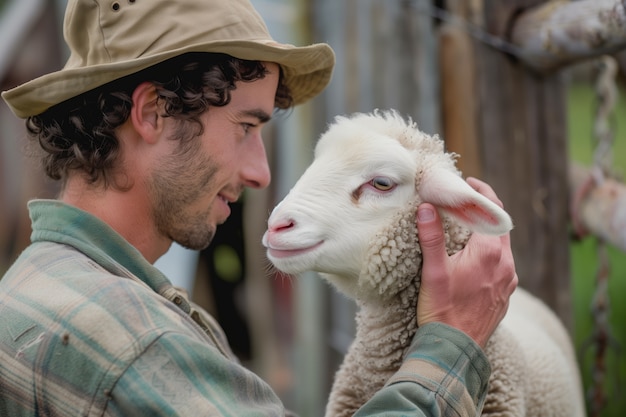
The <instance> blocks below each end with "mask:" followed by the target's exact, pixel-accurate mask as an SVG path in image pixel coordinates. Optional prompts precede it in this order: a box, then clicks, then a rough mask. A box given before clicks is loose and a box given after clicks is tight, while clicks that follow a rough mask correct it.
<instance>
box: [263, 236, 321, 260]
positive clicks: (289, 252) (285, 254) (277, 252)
mask: <svg viewBox="0 0 626 417" xmlns="http://www.w3.org/2000/svg"><path fill="white" fill-rule="evenodd" d="M322 243H324V241H323V240H322V241H319V242H317V243H316V244H314V245H311V246H308V247H306V248H298V249H280V248H272V247H268V248H267V253H268V254H269V255H270V256H271V257H272V258H275V259H283V258H291V257H294V256H298V255H302V254H304V253H308V252H311V251H313V250H315V249H317V248H318V247H320V246H321V245H322Z"/></svg>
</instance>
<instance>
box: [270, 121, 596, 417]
mask: <svg viewBox="0 0 626 417" xmlns="http://www.w3.org/2000/svg"><path fill="white" fill-rule="evenodd" d="M455 162H456V156H455V155H454V154H450V153H446V152H445V151H444V145H443V142H442V141H441V140H440V139H438V138H437V137H436V136H435V137H433V136H429V135H427V134H425V133H423V132H420V131H419V130H418V129H417V128H416V126H415V124H414V123H413V122H411V121H410V120H408V121H407V120H404V119H403V118H402V117H401V116H399V115H398V114H397V112H394V111H388V112H374V113H372V114H355V115H353V116H351V117H337V119H336V121H335V123H334V124H332V125H331V126H330V128H329V129H328V131H327V132H326V133H325V134H324V135H323V136H322V137H321V138H320V140H319V142H318V144H317V146H316V148H315V158H314V161H313V163H312V164H311V166H310V167H309V168H308V169H307V170H306V172H305V173H304V174H303V175H302V177H301V178H300V179H299V181H298V182H297V184H296V185H295V186H294V187H293V189H292V190H291V191H290V192H289V194H288V195H287V196H286V197H285V199H284V200H283V201H282V202H281V203H280V204H279V205H277V206H276V208H275V209H274V210H273V212H272V214H271V216H270V218H269V221H268V230H267V232H266V233H265V235H264V236H263V244H264V245H265V246H266V247H267V248H268V250H267V254H268V257H269V259H270V261H271V262H272V263H273V264H274V265H275V266H276V267H277V268H278V269H279V270H281V271H283V272H286V273H289V274H296V273H300V272H303V271H307V270H313V271H318V272H320V273H321V274H322V276H323V277H324V278H326V279H327V280H328V281H329V282H331V283H332V284H333V285H335V286H336V287H337V288H338V289H339V290H340V291H341V292H343V293H344V294H346V295H347V296H348V297H351V298H353V299H355V300H356V302H357V304H358V306H359V312H358V313H357V317H356V322H357V331H356V337H355V340H354V341H353V343H352V345H351V346H350V349H349V351H348V352H347V354H346V357H345V359H344V361H343V363H342V365H341V367H340V369H339V371H338V372H337V374H336V376H335V381H334V384H333V388H332V391H331V395H330V400H329V404H328V407H327V410H326V415H327V416H350V415H352V414H353V413H354V412H355V411H356V410H357V409H358V408H359V407H360V406H361V405H362V404H363V403H365V402H366V401H367V400H368V399H369V398H370V397H371V396H372V395H373V394H374V393H375V392H376V391H378V390H379V389H381V388H382V387H383V385H384V384H385V381H387V379H388V378H389V377H390V376H391V375H393V373H394V372H395V371H396V370H397V369H398V368H399V366H400V364H401V361H402V358H403V356H404V354H405V352H406V349H407V347H408V345H409V344H410V342H411V339H412V336H413V335H414V334H415V331H416V319H415V313H416V308H415V306H416V301H417V294H418V290H419V283H420V272H421V269H420V265H421V253H420V248H419V245H418V242H417V234H416V228H415V227H416V226H415V212H416V208H417V206H418V204H420V203H421V202H430V203H432V204H434V205H436V206H437V207H438V208H439V210H440V213H441V214H442V217H443V219H444V223H445V225H446V234H447V247H448V251H449V253H450V254H452V253H454V252H456V251H458V250H460V249H461V248H462V247H463V246H464V245H465V243H466V242H467V239H468V238H469V236H470V230H471V231H475V232H481V233H491V234H502V233H506V232H508V231H509V230H510V229H511V228H512V224H511V221H510V218H509V216H508V215H507V214H506V213H505V212H504V211H503V210H502V209H500V207H498V206H497V205H496V204H494V203H492V202H491V201H490V200H488V199H487V198H485V197H483V196H482V195H480V194H479V193H477V192H475V191H474V190H473V189H472V188H471V187H469V185H467V183H466V182H465V181H464V180H463V179H462V178H461V176H460V172H459V171H458V170H457V168H456V167H455ZM485 351H486V353H487V356H488V358H489V360H490V363H491V366H492V376H491V379H490V382H489V391H488V395H487V399H486V402H485V406H484V409H483V415H488V416H537V417H547V416H551V417H557V416H562V417H579V416H584V415H585V408H584V402H583V393H582V388H581V382H580V376H579V371H578V367H577V363H576V358H575V355H574V351H573V348H572V344H571V341H570V339H569V336H568V334H567V332H566V330H565V329H564V327H563V326H562V324H561V323H560V321H559V320H558V319H557V318H556V316H555V315H554V314H553V313H552V312H551V311H550V310H549V309H548V308H547V307H546V306H545V305H544V304H543V303H541V302H540V301H539V300H538V299H536V298H535V297H533V296H531V295H530V294H528V293H527V292H526V291H524V290H522V289H518V290H517V291H516V292H515V293H514V295H513V297H512V298H511V302H510V307H509V310H508V313H507V315H506V317H505V319H504V320H503V321H502V323H501V325H500V326H499V327H498V329H497V330H496V332H495V333H494V335H493V337H492V338H491V339H490V341H489V343H488V346H487V347H486V349H485Z"/></svg>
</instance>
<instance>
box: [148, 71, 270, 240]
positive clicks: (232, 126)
mask: <svg viewBox="0 0 626 417" xmlns="http://www.w3.org/2000/svg"><path fill="white" fill-rule="evenodd" d="M266 67H267V70H268V71H269V72H268V74H267V75H266V76H265V77H264V78H262V79H260V80H256V81H253V82H245V83H244V82H238V83H237V88H236V89H235V90H233V91H232V99H231V102H230V103H229V104H228V105H226V106H224V107H211V108H210V109H209V110H208V111H207V112H206V113H204V115H202V117H201V121H202V123H203V125H204V132H203V134H202V135H201V136H199V137H196V138H193V139H191V140H190V141H187V143H185V144H182V145H181V143H180V142H179V141H177V140H169V141H166V142H169V144H168V145H167V146H169V148H170V150H169V151H168V152H167V153H164V155H163V156H162V157H161V158H160V160H159V161H157V163H156V164H155V166H154V168H153V171H152V174H151V176H150V178H149V184H148V187H149V190H150V196H151V200H152V205H153V220H154V222H155V225H156V227H157V230H158V232H159V233H160V234H161V235H163V236H164V237H166V238H169V239H171V240H173V241H176V242H178V243H179V244H181V245H182V246H185V247H187V248H190V249H203V248H205V247H207V246H208V245H209V243H210V242H211V239H212V238H213V236H214V234H215V229H216V227H217V225H218V224H221V223H223V222H224V221H226V219H227V217H228V216H229V215H230V208H229V206H228V204H229V203H231V202H234V201H236V200H237V199H238V198H239V196H240V195H241V193H242V191H243V189H244V187H252V188H263V187H266V186H267V185H268V184H269V182H270V172H269V166H268V163H267V157H266V154H265V147H264V145H263V140H262V137H261V129H262V127H263V126H264V125H265V123H267V122H268V121H269V118H270V117H271V115H272V113H273V111H274V97H275V95H276V89H277V86H278V77H279V67H278V65H276V64H272V63H266ZM167 120H168V123H169V124H170V132H169V133H168V134H169V135H170V136H174V135H175V132H174V131H173V130H174V129H176V121H174V120H172V119H167Z"/></svg>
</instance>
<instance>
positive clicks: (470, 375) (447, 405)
mask: <svg viewBox="0 0 626 417" xmlns="http://www.w3.org/2000/svg"><path fill="white" fill-rule="evenodd" d="M490 374H491V367H490V365H489V361H488V360H487V357H486V356H485V354H484V352H483V351H482V349H481V348H480V347H479V346H478V345H477V344H476V343H475V342H474V341H473V340H472V339H471V338H470V337H468V336H467V335H466V334H464V333H463V332H461V331H459V330H456V329H454V328H452V327H449V326H446V325H444V324H441V323H431V324H427V325H425V326H423V327H420V328H419V329H418V331H417V333H416V334H415V337H414V338H413V342H412V343H411V346H410V348H409V351H408V353H407V355H406V358H405V360H404V362H403V364H402V366H401V367H400V369H399V370H398V372H396V373H395V374H394V375H393V376H392V377H391V378H390V379H389V381H388V382H387V384H386V385H385V386H384V387H383V388H382V389H381V390H380V391H379V392H378V393H376V394H375V395H374V396H373V397H372V398H371V399H370V401H368V402H367V403H366V404H365V405H363V407H361V408H360V409H359V410H358V411H357V413H356V414H355V416H358V417H364V416H383V415H384V416H388V417H391V416H407V415H411V416H424V417H426V416H429V417H430V416H437V417H440V416H441V417H444V416H450V417H451V416H455V417H458V416H476V415H479V414H480V411H481V410H482V407H483V404H484V401H485V397H486V395H487V386H488V382H489V376H490Z"/></svg>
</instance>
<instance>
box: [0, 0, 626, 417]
mask: <svg viewBox="0 0 626 417" xmlns="http://www.w3.org/2000/svg"><path fill="white" fill-rule="evenodd" d="M252 3H253V4H254V5H255V6H256V7H257V9H258V10H259V12H260V13H261V15H262V16H263V17H264V18H265V20H266V22H267V24H268V27H269V29H270V32H271V33H272V34H273V36H274V37H275V38H276V39H277V40H279V41H283V42H289V43H293V44H305V43H310V42H327V43H329V44H330V45H331V46H332V47H333V48H334V50H335V52H336V54H337V66H336V70H335V73H334V76H333V81H332V83H331V85H330V87H329V88H327V89H326V91H325V92H324V93H323V94H322V95H321V96H320V97H318V98H316V99H315V100H313V102H311V103H308V104H306V105H304V106H300V107H298V108H296V109H295V110H293V111H291V112H289V113H288V114H285V115H282V116H279V117H278V118H276V119H275V120H274V121H272V123H271V125H270V126H268V127H267V130H266V132H265V135H264V136H265V140H266V146H267V149H268V155H269V158H270V164H271V166H272V171H273V182H272V185H271V186H270V188H268V189H266V190H261V191H257V190H254V191H252V192H247V193H246V194H245V195H244V197H243V198H242V199H241V201H240V202H238V203H237V204H235V205H234V207H233V214H232V216H231V218H230V219H229V221H228V222H227V223H226V224H225V225H223V226H222V227H221V228H220V229H219V230H218V234H217V236H216V238H215V241H214V242H213V243H212V245H211V246H210V247H209V248H208V249H207V250H205V251H202V252H199V253H198V252H193V251H188V250H185V249H182V248H180V247H173V248H172V250H171V251H170V252H169V253H168V254H166V255H165V256H164V257H163V258H162V259H160V260H159V261H158V262H157V266H158V267H159V268H161V269H162V270H163V271H164V272H165V273H166V274H167V275H168V276H169V277H170V278H171V279H172V281H174V283H175V284H176V285H179V286H181V287H184V288H186V289H187V290H188V291H189V293H190V294H191V297H192V298H193V299H194V300H195V301H196V302H198V303H199V304H201V305H202V306H204V307H206V308H207V309H208V310H209V311H210V312H211V313H212V314H214V315H215V316H216V318H217V319H218V320H219V321H220V323H221V324H222V326H223V327H224V329H225V331H226V332H227V334H228V336H229V339H230V341H231V344H232V345H233V348H234V350H235V351H236V353H237V354H238V355H239V356H240V357H241V358H242V360H243V361H244V363H246V365H247V366H249V367H250V368H251V369H253V370H254V371H255V372H257V373H258V374H260V375H261V376H262V377H263V378H264V379H266V380H267V381H268V382H269V383H270V384H271V385H272V386H273V387H274V388H275V390H276V391H277V392H278V393H279V395H280V396H281V397H282V398H283V400H284V401H285V403H286V405H287V406H288V407H289V408H291V409H293V410H295V411H296V412H298V413H299V414H300V415H301V416H303V417H307V416H319V415H322V414H323V408H324V404H325V403H326V398H327V395H328V391H329V389H330V383H331V381H332V377H333V373H334V372H335V370H336V368H337V366H338V364H339V363H340V361H341V358H342V356H343V353H344V352H345V351H346V349H347V347H348V346H349V344H350V341H351V340H352V336H353V332H354V322H353V317H354V313H355V307H354V305H353V304H352V302H350V301H348V300H346V299H345V298H343V297H341V296H339V295H337V294H336V293H335V292H334V291H333V290H331V289H330V287H328V286H327V285H326V284H325V283H324V282H322V281H321V280H320V279H319V278H318V277H317V276H316V275H315V274H303V276H300V277H285V276H281V275H279V274H276V273H274V272H273V271H272V269H271V267H270V266H269V263H268V261H267V260H266V259H265V255H264V252H263V249H262V247H261V244H260V239H261V235H262V233H263V231H264V230H265V221H266V219H267V216H268V214H269V211H270V210H271V208H272V207H273V206H274V204H276V203H277V202H278V201H279V200H280V199H281V198H282V197H283V196H284V195H285V194H286V193H287V191H288V190H289V188H290V187H291V185H293V184H294V183H295V181H296V179H297V178H298V176H299V175H300V174H301V173H302V172H303V171H304V169H305V167H306V166H307V164H308V163H309V162H310V160H311V157H312V149H313V146H314V144H315V140H316V138H317V137H318V136H319V134H320V133H322V132H323V131H324V130H325V128H326V126H327V124H328V123H329V122H330V121H331V120H332V119H333V117H334V116H335V115H337V114H343V113H350V112H354V111H371V110H373V109H375V108H395V109H398V110H399V111H400V112H401V113H403V114H406V115H410V116H412V117H413V119H414V120H415V121H417V123H418V125H419V126H420V128H421V129H422V130H424V131H426V132H428V133H438V134H439V135H440V136H441V137H442V138H444V140H445V141H446V146H447V147H448V148H449V149H450V150H452V151H455V152H458V153H459V154H461V158H460V161H459V164H460V167H461V169H462V170H463V172H464V173H465V174H466V175H472V176H477V177H479V178H482V179H484V180H486V181H487V182H488V183H490V184H491V185H492V186H493V187H494V189H495V190H496V192H497V193H498V195H499V196H500V198H501V199H502V200H503V202H504V204H505V207H506V208H507V210H508V211H509V212H510V213H511V215H512V217H513V219H514V222H515V224H516V228H515V229H514V231H513V233H512V243H513V247H514V251H515V256H516V264H517V267H518V274H519V276H520V285H521V286H523V287H525V288H528V289H529V290H531V291H532V292H533V293H535V294H536V295H538V296H539V297H540V298H542V299H543V300H544V301H546V302H547V303H548V304H549V305H550V306H551V307H552V308H553V309H554V310H555V311H556V312H557V314H558V315H559V316H560V317H561V318H562V319H563V321H564V322H565V323H566V325H567V327H568V329H569V330H570V332H571V335H572V338H573V340H574V343H575V346H576V349H577V353H578V357H579V363H580V367H581V372H582V374H583V378H584V383H585V389H586V393H587V398H586V399H587V404H588V410H589V415H590V416H603V417H609V416H610V417H618V416H620V417H622V416H624V415H626V414H625V413H626V395H623V394H624V393H625V392H626V389H625V386H624V384H625V383H626V360H625V357H624V349H625V348H626V307H625V303H624V302H620V301H619V300H620V299H622V298H624V296H625V295H626V256H625V255H624V252H625V251H626V239H625V238H624V236H626V230H625V225H624V224H623V223H622V224H621V225H619V224H615V223H612V219H613V218H617V217H618V216H619V215H620V214H622V215H623V213H624V210H626V200H625V199H624V198H625V197H623V196H624V195H626V194H625V193H624V183H623V174H624V172H625V171H626V126H625V124H626V119H625V118H624V115H626V113H625V110H626V109H625V108H624V100H623V99H622V97H623V91H624V88H623V86H624V76H625V72H624V70H625V68H626V53H624V52H623V50H624V48H625V47H626V34H624V33H622V32H620V30H622V31H623V29H619V25H611V24H610V22H608V23H607V22H606V21H604V22H603V21H602V20H601V19H603V18H604V19H609V18H614V19H617V20H619V19H620V18H621V17H623V16H622V14H623V13H624V11H623V10H622V11H621V12H620V11H617V9H614V6H615V7H616V6H617V5H618V4H619V3H620V2H619V1H617V0H616V1H610V0H604V1H595V0H581V1H578V2H572V4H573V3H576V4H575V5H574V6H575V7H573V8H570V9H567V7H569V6H570V5H566V4H567V3H568V2H547V1H542V0H507V1H505V0H500V1H495V0H475V1H472V2H466V1H462V0H447V1H444V0H439V1H435V0H433V1H429V0H316V1H313V0H296V1H289V0H253V1H252ZM65 4H66V0H54V1H53V0H19V1H18V0H0V39H2V42H1V43H0V85H1V89H2V90H6V89H9V88H11V87H14V86H16V85H18V84H21V83H23V82H25V81H28V80H30V79H32V78H35V77H37V76H39V75H41V74H44V73H47V72H51V71H54V70H57V69H59V68H61V67H62V66H63V63H64V62H65V60H66V58H67V50H66V47H65V44H64V43H63V38H62V29H61V28H62V19H63V13H64V9H65ZM553 4H554V5H556V6H555V7H551V6H552V5H553ZM564 5H566V6H564ZM559 7H561V11H560V14H558V13H559V11H558V10H557V9H559ZM603 8H604V9H606V10H610V11H611V10H612V11H613V14H611V13H604V12H602V11H601V9H603ZM555 10H557V11H555ZM620 13H621V14H620ZM557 14H558V16H557V17H558V18H557V17H555V18H553V19H551V15H557ZM598 16H600V17H598ZM596 17H598V18H597V19H596ZM165 18H166V17H165ZM597 22H599V23H600V26H598V27H601V28H614V29H615V31H614V32H611V30H610V29H607V30H606V31H605V32H604V33H603V36H604V38H603V41H602V42H592V41H589V39H591V38H593V36H592V35H593V33H595V32H593V31H590V32H589V33H587V35H589V39H586V38H585V35H586V32H585V25H587V24H589V25H591V24H593V23H597ZM622 23H623V20H622ZM623 26H624V25H623V24H622V27H623ZM546 28H547V32H548V33H549V34H550V36H551V37H550V36H549V37H548V38H541V33H543V32H542V31H543V30H544V29H546ZM571 28H577V29H579V30H578V35H577V36H579V37H578V38H576V37H575V35H573V33H574V31H571V30H569V31H568V29H571ZM596 35H597V33H596ZM568 36H569V37H572V38H568ZM596 37H597V36H596ZM542 39H543V41H542ZM585 40H587V42H585ZM559 42H561V43H559ZM581 45H582V46H581ZM569 46H571V48H570V47H569ZM0 127H1V128H0V218H2V219H3V221H2V222H0V273H3V272H4V271H5V270H6V269H7V268H8V267H9V266H10V264H11V263H12V261H13V260H14V259H15V258H16V256H17V255H18V254H19V253H20V252H21V251H22V250H23V249H24V247H25V246H26V245H27V244H28V242H29V235H30V221H29V219H28V214H27V211H26V202H27V201H28V200H30V199H33V198H54V197H55V195H56V193H57V191H58V190H57V186H56V185H55V184H54V183H52V182H50V181H48V180H46V179H45V178H44V176H43V175H42V172H41V169H40V167H39V164H38V161H37V160H34V159H32V158H29V157H28V155H27V152H26V150H25V149H24V145H25V143H26V141H27V139H26V135H25V129H24V123H23V121H22V120H19V119H17V118H16V117H15V116H14V115H13V114H12V113H11V112H10V111H9V109H8V108H7V106H6V104H5V103H4V102H3V101H2V102H0ZM592 173H595V175H596V176H595V178H596V179H597V178H598V175H600V176H601V178H602V179H603V180H605V181H604V182H597V184H600V183H602V184H608V183H611V184H613V188H610V189H609V190H608V191H606V190H604V189H603V188H602V187H600V186H594V184H596V183H594V182H593V181H592V180H591V178H594V177H592ZM598 173H600V174H598ZM620 198H621V200H620ZM1 319H2V318H0V320H1Z"/></svg>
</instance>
